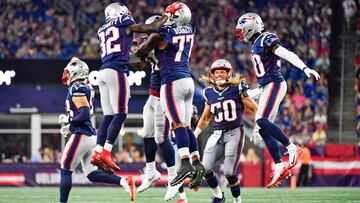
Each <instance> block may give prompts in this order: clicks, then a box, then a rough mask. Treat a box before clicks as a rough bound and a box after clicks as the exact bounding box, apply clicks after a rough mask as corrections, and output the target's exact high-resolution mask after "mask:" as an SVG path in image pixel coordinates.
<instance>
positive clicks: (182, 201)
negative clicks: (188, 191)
mask: <svg viewBox="0 0 360 203" xmlns="http://www.w3.org/2000/svg"><path fill="white" fill-rule="evenodd" d="M187 202H188V201H187V199H178V200H176V203H187Z"/></svg>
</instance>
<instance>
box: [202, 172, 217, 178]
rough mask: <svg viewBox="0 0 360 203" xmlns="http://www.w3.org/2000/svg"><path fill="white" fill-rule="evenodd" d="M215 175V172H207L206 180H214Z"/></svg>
mask: <svg viewBox="0 0 360 203" xmlns="http://www.w3.org/2000/svg"><path fill="white" fill-rule="evenodd" d="M214 175H215V173H214V171H212V170H211V171H206V174H205V176H204V178H205V179H210V178H212V177H214Z"/></svg>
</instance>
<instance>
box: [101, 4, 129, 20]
mask: <svg viewBox="0 0 360 203" xmlns="http://www.w3.org/2000/svg"><path fill="white" fill-rule="evenodd" d="M104 12H105V19H106V21H109V20H112V19H114V18H118V17H121V16H122V15H130V12H129V9H128V8H127V7H126V6H125V5H123V4H121V3H112V4H109V5H108V6H107V7H106V8H105V11H104Z"/></svg>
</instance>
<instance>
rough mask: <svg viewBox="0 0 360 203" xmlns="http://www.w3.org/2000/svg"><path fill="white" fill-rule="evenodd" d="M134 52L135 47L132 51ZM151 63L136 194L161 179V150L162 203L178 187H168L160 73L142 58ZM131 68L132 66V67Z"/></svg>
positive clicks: (171, 171)
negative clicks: (158, 161) (161, 165)
mask: <svg viewBox="0 0 360 203" xmlns="http://www.w3.org/2000/svg"><path fill="white" fill-rule="evenodd" d="M160 17H161V16H159V15H154V16H151V17H150V18H148V19H147V20H146V22H145V24H150V23H152V22H153V21H155V20H156V19H159V18H160ZM147 38H148V35H146V34H144V35H143V39H144V40H146V39H147ZM133 49H134V50H136V47H134V48H133ZM146 60H147V61H151V68H152V72H151V76H150V89H149V98H148V100H147V101H146V103H145V106H144V108H143V121H144V126H143V129H142V136H143V141H144V151H145V157H146V168H145V173H144V176H143V178H142V182H141V185H140V186H139V187H138V189H137V191H138V192H144V191H145V190H146V189H148V188H149V187H150V186H151V185H152V183H154V182H155V181H157V180H159V179H160V178H161V174H160V172H159V171H157V170H156V168H155V156H156V151H157V146H159V148H160V150H161V154H162V155H163V158H164V161H165V163H166V166H167V171H168V182H169V185H168V188H167V192H166V194H165V198H164V199H165V201H168V200H171V199H173V198H174V197H175V195H176V194H177V192H178V190H179V187H180V186H181V184H178V185H175V186H171V185H170V182H171V181H172V180H173V179H174V178H175V176H176V175H177V173H176V166H175V151H174V147H173V146H172V144H171V142H170V140H169V133H170V124H169V120H168V119H167V118H166V116H165V114H164V112H163V111H162V109H161V106H160V86H161V77H160V69H159V67H158V65H157V63H158V59H157V58H156V57H155V55H154V51H152V52H151V53H150V54H149V56H148V57H147V58H146ZM132 64H133V63H132Z"/></svg>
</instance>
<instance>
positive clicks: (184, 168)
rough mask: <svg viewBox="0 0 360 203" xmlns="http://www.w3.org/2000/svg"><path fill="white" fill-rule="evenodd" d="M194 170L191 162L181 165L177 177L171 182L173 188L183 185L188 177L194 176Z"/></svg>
mask: <svg viewBox="0 0 360 203" xmlns="http://www.w3.org/2000/svg"><path fill="white" fill-rule="evenodd" d="M193 171H194V168H193V167H192V166H191V164H190V161H186V162H183V163H181V166H180V170H179V172H178V174H177V176H176V177H175V178H174V179H173V180H172V181H171V182H170V185H171V186H175V185H178V184H180V183H182V182H183V181H184V180H185V179H186V178H187V177H189V176H190V175H191V174H193Z"/></svg>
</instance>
